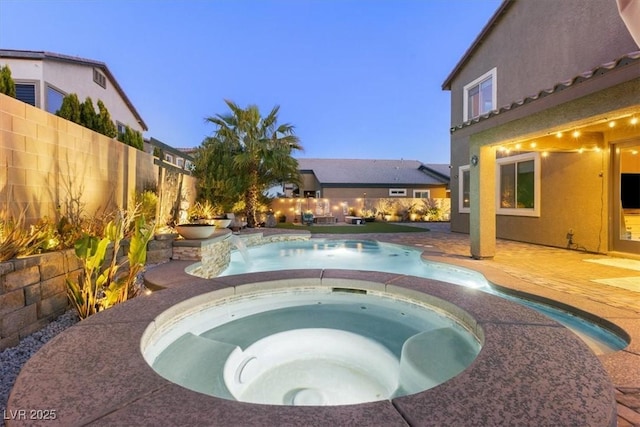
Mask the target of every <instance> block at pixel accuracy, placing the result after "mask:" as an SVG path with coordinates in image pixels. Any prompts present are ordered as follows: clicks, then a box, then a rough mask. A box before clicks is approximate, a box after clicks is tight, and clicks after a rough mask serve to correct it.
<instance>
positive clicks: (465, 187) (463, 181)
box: [458, 165, 471, 213]
mask: <svg viewBox="0 0 640 427" xmlns="http://www.w3.org/2000/svg"><path fill="white" fill-rule="evenodd" d="M458 177H459V180H458V211H459V212H462V213H469V212H470V208H471V199H470V194H471V185H470V182H471V172H470V170H469V165H465V166H460V168H458Z"/></svg>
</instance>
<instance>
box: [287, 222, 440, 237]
mask: <svg viewBox="0 0 640 427" xmlns="http://www.w3.org/2000/svg"><path fill="white" fill-rule="evenodd" d="M276 227H277V228H284V229H288V230H307V231H309V232H311V233H313V234H322V233H326V234H359V233H424V232H426V231H429V229H428V228H420V227H411V226H408V225H400V224H390V223H388V222H378V221H375V222H366V223H364V224H363V225H346V224H345V225H298V224H292V223H290V222H285V223H278V224H277V226H276Z"/></svg>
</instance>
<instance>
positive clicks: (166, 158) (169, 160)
mask: <svg viewBox="0 0 640 427" xmlns="http://www.w3.org/2000/svg"><path fill="white" fill-rule="evenodd" d="M164 161H165V162H167V163H173V156H172V155H171V154H166V153H165V155H164Z"/></svg>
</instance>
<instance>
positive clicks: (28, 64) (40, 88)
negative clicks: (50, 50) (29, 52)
mask: <svg viewBox="0 0 640 427" xmlns="http://www.w3.org/2000/svg"><path fill="white" fill-rule="evenodd" d="M0 64H1V65H8V66H9V68H10V69H11V75H12V78H13V79H14V80H15V81H16V82H17V83H21V82H29V83H31V82H36V83H37V86H36V106H37V107H40V108H42V109H46V105H47V98H46V96H47V86H48V85H50V86H52V87H53V88H54V89H56V90H58V91H61V92H63V93H65V94H70V93H75V94H77V95H78V99H79V100H80V102H83V101H84V100H85V99H86V98H87V96H89V97H91V99H92V101H93V105H94V107H95V108H96V112H97V103H98V100H99V99H100V100H102V102H103V103H104V104H105V106H106V107H107V109H108V110H109V113H110V114H111V119H112V120H113V121H114V123H115V122H116V121H118V122H120V123H122V124H125V125H128V126H129V127H130V128H132V129H134V130H137V131H138V132H141V133H142V132H144V129H143V128H142V126H141V125H140V123H139V122H138V120H137V119H136V117H135V116H134V114H133V113H132V112H131V110H130V109H129V107H128V106H127V104H126V102H125V101H124V100H123V99H122V97H121V95H120V93H119V92H118V91H117V90H116V88H115V86H114V82H112V81H110V80H109V77H108V76H107V75H105V77H106V78H107V84H106V88H103V87H102V86H100V85H98V84H97V83H95V82H94V81H93V69H94V67H92V66H90V65H84V64H74V63H71V62H61V61H56V60H51V59H45V60H40V59H18V58H0ZM101 73H102V74H105V73H104V72H103V71H101Z"/></svg>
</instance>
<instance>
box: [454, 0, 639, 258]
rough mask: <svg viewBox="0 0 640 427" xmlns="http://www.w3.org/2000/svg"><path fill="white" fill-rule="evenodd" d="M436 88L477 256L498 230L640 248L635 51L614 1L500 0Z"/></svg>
mask: <svg viewBox="0 0 640 427" xmlns="http://www.w3.org/2000/svg"><path fill="white" fill-rule="evenodd" d="M631 21H635V22H640V16H639V17H637V20H634V19H632V20H631ZM442 87H443V89H444V90H449V91H451V164H452V171H453V173H452V182H451V196H452V204H451V205H452V206H451V216H452V217H451V229H452V230H453V231H457V232H467V233H470V234H471V255H472V256H473V257H474V258H486V257H492V256H493V255H494V252H495V238H496V236H497V237H500V238H505V239H512V240H518V241H525V242H531V243H537V244H543V245H550V246H557V247H569V248H572V249H579V250H586V251H593V252H601V253H606V252H621V253H624V254H636V255H637V254H640V52H639V47H638V45H637V44H636V43H635V42H634V39H633V38H632V36H631V35H630V33H629V30H628V29H627V28H626V26H625V24H624V22H623V20H622V19H621V17H620V14H619V13H618V9H617V7H616V3H615V2H614V1H612V0H590V1H588V2H585V1H584V0H563V1H542V0H540V1H512V0H505V1H504V2H503V3H502V4H501V5H500V7H499V8H498V10H497V11H496V13H495V14H494V16H493V17H492V18H491V19H490V21H489V22H488V23H487V25H486V26H485V27H484V29H483V30H482V31H481V33H480V34H479V36H478V37H477V39H476V40H475V41H474V42H473V43H472V45H471V46H470V47H469V49H468V50H467V52H466V53H465V54H464V56H463V57H462V58H461V59H460V61H459V62H458V64H457V65H456V66H455V68H454V69H453V70H452V72H451V73H450V75H449V76H448V77H447V78H446V80H445V81H444V83H443V85H442Z"/></svg>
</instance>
